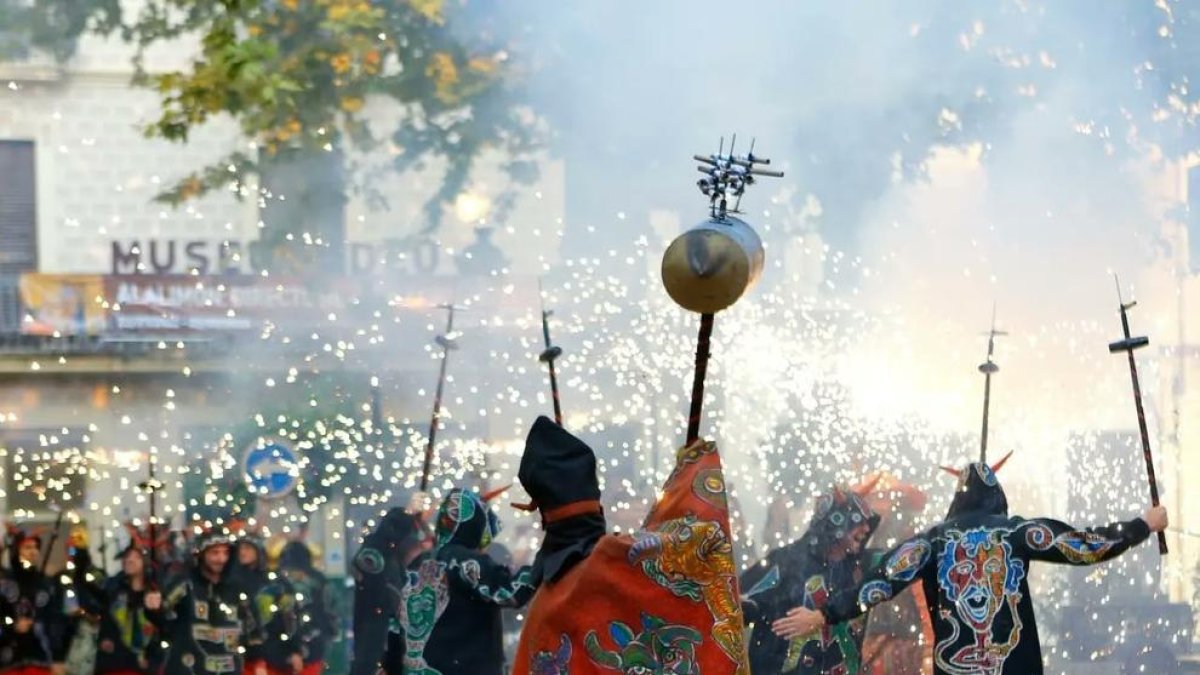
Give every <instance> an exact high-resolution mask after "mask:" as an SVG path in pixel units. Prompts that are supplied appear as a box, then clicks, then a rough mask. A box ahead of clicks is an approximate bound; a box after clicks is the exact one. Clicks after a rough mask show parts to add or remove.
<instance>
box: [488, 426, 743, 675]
mask: <svg viewBox="0 0 1200 675" xmlns="http://www.w3.org/2000/svg"><path fill="white" fill-rule="evenodd" d="M518 475H519V477H520V480H521V485H522V486H523V487H524V488H525V491H526V492H527V493H528V494H529V496H530V498H531V499H532V502H533V503H532V504H531V506H532V507H533V508H535V509H537V510H538V511H539V512H540V514H541V517H542V525H543V532H544V534H545V539H544V541H543V543H542V547H541V549H539V550H538V553H537V556H536V557H535V558H534V564H533V576H532V579H531V581H533V582H534V583H537V584H539V588H538V591H537V594H536V595H535V596H534V598H533V601H532V602H531V603H530V606H529V611H528V612H527V617H526V620H525V627H524V629H523V630H522V631H521V640H520V643H519V644H518V646H517V655H516V662H515V663H514V664H513V671H512V672H513V675H565V674H567V673H570V674H571V675H610V674H611V673H704V675H749V673H750V666H749V659H748V657H747V655H746V644H745V639H744V631H743V619H742V611H741V607H740V605H739V603H738V580H737V573H736V568H735V566H734V559H733V544H732V533H731V531H730V527H729V504H728V501H727V498H726V492H725V478H724V472H723V471H722V468H721V458H720V455H719V453H718V452H717V447H716V445H715V444H713V443H709V442H705V441H697V442H695V443H692V444H690V445H688V446H687V447H684V448H682V449H681V450H679V451H678V453H676V464H675V469H674V471H672V472H671V475H670V477H668V478H667V481H666V484H665V485H664V486H663V492H662V496H661V498H660V499H659V500H658V501H657V503H656V504H655V505H654V507H653V508H652V509H651V511H650V513H649V515H648V516H647V517H646V520H645V521H644V522H643V524H642V526H641V528H640V529H638V530H636V531H634V532H633V533H631V534H621V535H614V534H606V527H607V526H606V524H605V518H604V507H603V506H602V505H601V503H600V485H599V481H598V478H597V476H596V456H595V453H593V452H592V449H591V448H590V447H588V446H587V444H586V443H584V442H583V441H581V440H580V439H578V438H576V437H574V436H572V435H571V434H570V433H568V432H567V431H565V430H564V429H563V428H562V427H560V426H558V425H557V424H555V423H554V422H552V421H550V420H549V419H547V418H545V417H539V418H538V419H537V421H536V422H535V423H534V425H533V428H532V429H530V431H529V436H528V437H527V438H526V441H525V453H524V455H522V457H521V466H520V469H519V474H518Z"/></svg>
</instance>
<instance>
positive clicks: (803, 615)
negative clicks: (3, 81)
mask: <svg viewBox="0 0 1200 675" xmlns="http://www.w3.org/2000/svg"><path fill="white" fill-rule="evenodd" d="M824 625H825V615H824V614H821V613H820V612H818V611H816V610H814V609H808V608H807V607H794V608H792V609H791V610H789V611H788V613H787V616H785V617H783V618H782V619H777V620H776V621H775V623H772V624H771V631H772V632H774V633H775V634H776V635H778V636H779V637H781V638H783V639H785V640H793V639H795V638H798V637H802V636H804V635H810V634H812V633H815V632H817V631H818V630H820V629H821V627H822V626H824Z"/></svg>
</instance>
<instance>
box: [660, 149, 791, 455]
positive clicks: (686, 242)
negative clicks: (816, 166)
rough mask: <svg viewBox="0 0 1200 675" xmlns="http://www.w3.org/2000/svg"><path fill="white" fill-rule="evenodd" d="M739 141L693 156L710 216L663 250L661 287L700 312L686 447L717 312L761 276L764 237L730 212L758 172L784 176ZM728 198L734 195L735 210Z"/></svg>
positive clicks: (694, 427)
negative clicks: (742, 150)
mask: <svg viewBox="0 0 1200 675" xmlns="http://www.w3.org/2000/svg"><path fill="white" fill-rule="evenodd" d="M736 144H737V136H734V137H733V140H732V141H731V142H730V144H729V153H728V154H726V153H725V139H724V138H722V139H721V144H720V146H719V148H718V150H717V152H716V154H711V155H693V158H694V159H695V160H696V161H698V162H701V163H702V164H703V165H704V166H699V167H696V168H697V170H698V171H700V172H701V173H703V174H704V178H701V179H700V180H699V181H697V183H696V185H697V187H699V188H700V192H702V193H703V194H704V195H705V196H706V197H708V204H709V220H708V221H706V222H704V223H701V224H700V225H697V226H696V227H693V228H692V229H690V230H688V231H687V232H684V233H683V234H682V235H680V236H679V237H677V238H676V239H675V241H673V242H671V245H670V246H669V247H668V248H667V250H666V252H665V253H664V254H663V263H662V275H663V285H664V286H666V288H667V293H668V294H669V295H670V296H671V299H672V300H674V301H675V302H676V303H677V304H679V305H680V306H681V307H683V308H684V309H687V310H690V311H693V312H697V313H699V314H700V332H699V335H698V336H697V339H696V365H695V374H694V375H693V378H692V398H691V405H690V407H689V410H688V425H687V441H686V442H687V444H688V445H691V444H692V443H693V442H695V441H696V440H698V439H699V437H700V419H701V415H702V413H703V406H704V379H705V376H706V375H707V373H708V360H709V356H710V352H709V346H710V344H711V341H712V331H713V323H714V317H715V314H716V313H717V312H719V311H721V310H723V309H725V308H727V307H729V306H731V305H732V304H733V303H735V302H737V300H738V298H740V297H741V296H742V294H744V293H745V292H746V290H747V289H749V288H750V286H751V285H753V284H754V282H755V281H757V280H758V277H759V275H761V274H762V266H763V259H764V253H763V246H762V240H761V239H759V238H758V235H757V234H756V233H755V232H754V230H753V229H752V228H751V227H750V226H749V225H748V224H747V223H745V222H744V221H742V220H740V219H739V218H735V217H733V216H732V215H730V214H735V213H740V212H739V211H738V209H739V207H740V206H741V200H742V195H743V194H744V193H745V192H746V188H747V187H749V186H751V185H753V184H754V183H755V181H756V177H757V176H769V177H774V178H781V177H783V172H782V171H768V170H766V169H762V168H759V167H760V166H761V165H767V164H770V163H771V160H769V159H766V158H762V157H757V156H755V154H754V143H753V142H751V144H750V151H749V152H748V153H747V154H746V155H735V154H734V146H735V145H736ZM730 197H733V198H734V199H735V201H734V204H733V208H732V209H730V208H729V198H730Z"/></svg>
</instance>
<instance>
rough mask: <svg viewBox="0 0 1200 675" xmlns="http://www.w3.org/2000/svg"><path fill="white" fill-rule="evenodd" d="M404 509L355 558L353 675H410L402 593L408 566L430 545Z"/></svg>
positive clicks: (397, 510)
mask: <svg viewBox="0 0 1200 675" xmlns="http://www.w3.org/2000/svg"><path fill="white" fill-rule="evenodd" d="M412 510H413V509H405V508H403V507H399V506H397V507H394V508H392V509H390V510H389V511H388V512H387V514H386V515H385V516H384V517H383V520H382V521H381V522H380V523H379V526H378V527H377V528H376V529H375V531H374V532H372V533H371V534H369V535H367V536H366V537H365V538H364V539H363V542H362V546H361V547H359V550H358V553H356V554H355V556H354V561H353V565H352V567H351V571H352V573H353V575H354V660H353V662H352V664H351V667H350V673H351V675H377V674H378V673H380V672H382V673H386V674H387V675H404V638H403V635H402V629H401V628H400V604H401V592H402V591H403V590H404V586H405V584H406V583H407V582H408V570H407V568H408V564H409V563H410V562H412V561H413V559H415V558H416V557H417V556H418V555H420V554H421V550H422V548H423V547H424V543H425V534H424V532H423V530H422V529H421V524H420V521H419V520H418V519H417V517H416V516H415V515H413V513H411V512H410V511H412Z"/></svg>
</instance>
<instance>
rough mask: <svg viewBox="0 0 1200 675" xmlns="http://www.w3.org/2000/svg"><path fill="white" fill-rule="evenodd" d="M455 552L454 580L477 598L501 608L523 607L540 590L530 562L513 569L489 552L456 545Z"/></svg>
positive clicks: (452, 570)
mask: <svg viewBox="0 0 1200 675" xmlns="http://www.w3.org/2000/svg"><path fill="white" fill-rule="evenodd" d="M447 548H449V547H447ZM453 555H454V557H453V559H452V561H451V563H450V565H449V571H450V576H451V580H452V581H453V582H454V583H456V584H458V585H459V586H461V587H462V588H465V589H466V590H467V592H468V593H470V594H471V595H472V596H474V598H475V599H476V600H479V601H481V602H486V603H489V604H493V605H499V606H500V607H523V606H525V604H526V603H527V602H529V600H530V599H531V598H532V597H533V594H534V592H535V591H537V586H536V585H535V584H534V583H533V582H532V580H531V579H532V577H533V575H532V572H531V570H532V568H531V567H530V566H528V565H526V566H524V567H521V568H518V569H517V571H516V572H514V571H512V570H510V569H509V568H508V567H507V566H505V565H502V564H500V563H498V562H496V561H495V560H493V559H492V558H491V556H489V555H487V554H486V553H479V552H475V551H467V550H466V549H464V548H457V550H455V551H454V552H453Z"/></svg>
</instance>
